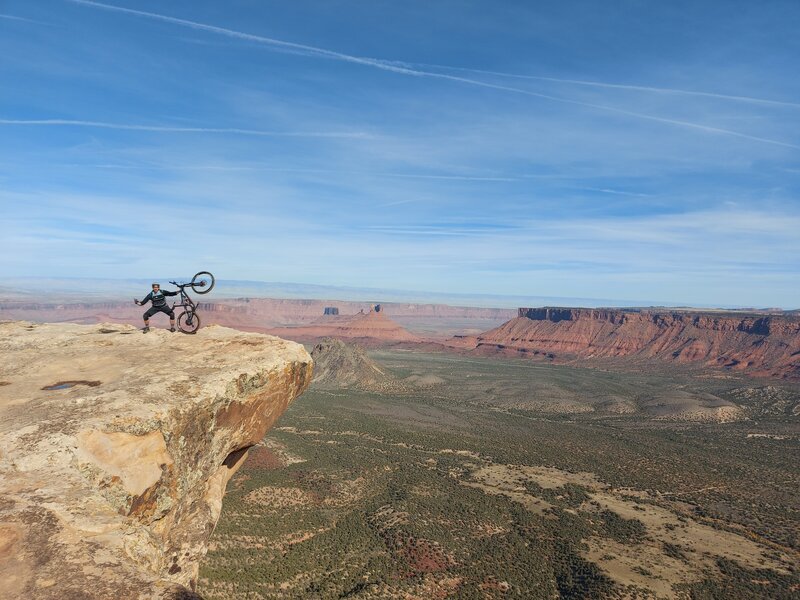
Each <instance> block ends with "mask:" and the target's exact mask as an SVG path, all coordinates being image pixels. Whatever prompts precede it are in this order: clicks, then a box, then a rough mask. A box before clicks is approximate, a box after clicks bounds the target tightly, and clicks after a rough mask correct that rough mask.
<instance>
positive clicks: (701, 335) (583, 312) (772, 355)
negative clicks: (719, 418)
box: [474, 307, 800, 379]
mask: <svg viewBox="0 0 800 600" xmlns="http://www.w3.org/2000/svg"><path fill="white" fill-rule="evenodd" d="M474 344H475V345H476V346H484V347H486V346H495V347H502V348H508V349H515V350H520V351H525V352H538V353H545V354H549V355H551V356H554V357H560V358H567V357H580V358H595V357H620V356H636V357H642V358H657V359H664V360H669V361H676V362H679V363H692V362H698V363H701V364H704V365H708V366H719V367H727V368H731V369H736V370H744V371H748V372H751V373H753V374H755V375H765V376H770V377H782V378H787V379H800V319H799V318H797V317H796V316H778V315H747V314H738V313H733V314H731V313H690V312H678V311H674V312H673V311H647V310H642V311H624V310H613V309H575V308H558V307H544V308H520V309H519V316H518V317H517V318H516V319H512V320H510V321H508V322H507V323H504V324H503V325H501V326H500V327H497V328H495V329H492V330H490V331H487V332H485V333H483V334H480V335H479V336H477V337H476V338H475V339H474Z"/></svg>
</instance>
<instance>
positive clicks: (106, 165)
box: [0, 120, 520, 182]
mask: <svg viewBox="0 0 800 600" xmlns="http://www.w3.org/2000/svg"><path fill="white" fill-rule="evenodd" d="M0 123H2V120H0ZM59 166H67V167H91V168H95V169H122V170H143V171H151V170H159V171H254V172H258V171H269V172H277V173H314V174H338V175H364V176H368V177H396V178H400V179H442V180H452V181H489V182H513V181H520V179H519V177H515V176H494V177H490V176H479V175H456V174H438V175H437V174H427V173H425V174H422V173H381V172H374V171H342V170H341V169H304V168H292V167H270V166H262V165H236V166H231V165H203V164H200V165H170V164H158V165H150V164H140V165H124V164H113V163H101V164H97V163H95V164H79V163H70V164H62V165H59Z"/></svg>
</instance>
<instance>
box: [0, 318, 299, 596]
mask: <svg viewBox="0 0 800 600" xmlns="http://www.w3.org/2000/svg"><path fill="white" fill-rule="evenodd" d="M0 355H2V361H0V597H2V598H9V599H11V598H38V599H42V600H47V599H51V598H52V599H55V598H59V599H68V598H86V599H91V598H193V597H194V598H197V597H199V596H197V595H196V594H195V593H194V591H195V587H196V582H197V571H198V563H199V560H200V559H201V558H202V556H203V555H204V554H205V552H206V544H207V540H208V536H209V535H210V533H211V532H212V530H213V528H214V526H215V524H216V522H217V519H218V518H219V514H220V510H221V507H222V496H223V494H224V492H225V486H226V484H227V482H228V480H229V479H230V477H231V476H232V475H233V473H234V472H235V471H236V469H237V468H238V467H239V466H240V465H241V464H242V462H243V461H244V458H245V457H246V455H247V449H248V448H249V447H250V446H252V445H254V444H256V443H258V442H259V441H260V440H261V439H262V438H263V437H264V435H265V433H266V432H267V431H268V430H269V429H270V427H272V425H273V424H274V423H275V421H276V420H277V419H278V417H279V416H280V415H281V414H282V413H283V412H284V411H285V410H286V408H287V406H288V405H289V403H290V402H291V401H292V400H294V399H295V398H296V397H297V396H299V395H300V394H301V393H302V392H303V391H304V390H305V388H306V387H307V386H308V384H309V382H310V380H311V371H312V368H311V366H312V361H311V358H310V356H309V355H308V353H307V352H306V351H305V350H304V349H303V347H302V346H300V345H299V344H295V343H293V342H287V341H284V340H281V339H279V338H275V337H271V336H265V335H260V334H251V333H241V332H238V331H234V330H232V329H226V328H223V327H207V328H205V329H201V330H200V332H199V333H198V334H197V335H194V336H186V335H182V334H178V333H175V334H173V333H169V332H168V331H164V330H157V329H156V330H153V331H151V332H150V333H149V334H147V335H142V333H141V332H139V331H138V330H137V329H135V328H133V327H131V326H128V325H113V324H102V325H96V326H84V325H71V324H43V325H40V324H31V323H25V322H0Z"/></svg>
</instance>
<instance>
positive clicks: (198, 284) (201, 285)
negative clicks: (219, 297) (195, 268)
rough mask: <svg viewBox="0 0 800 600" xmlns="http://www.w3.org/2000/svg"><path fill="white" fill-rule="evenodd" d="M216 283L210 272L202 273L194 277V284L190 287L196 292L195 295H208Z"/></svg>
mask: <svg viewBox="0 0 800 600" xmlns="http://www.w3.org/2000/svg"><path fill="white" fill-rule="evenodd" d="M214 283H215V280H214V276H213V275H212V274H211V273H209V272H208V271H200V272H199V273H197V274H195V276H194V277H192V283H190V284H189V285H191V286H192V291H194V293H195V294H207V293H208V292H210V291H211V290H212V289H214Z"/></svg>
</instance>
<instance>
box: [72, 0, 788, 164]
mask: <svg viewBox="0 0 800 600" xmlns="http://www.w3.org/2000/svg"><path fill="white" fill-rule="evenodd" d="M66 1H67V2H72V3H75V4H83V5H87V6H93V7H96V8H102V9H106V10H111V11H117V12H122V13H127V14H132V15H137V16H142V17H147V18H151V19H156V20H159V21H165V22H167V23H175V24H177V25H181V26H184V27H190V28H192V29H200V30H203V31H210V32H213V33H218V34H220V35H226V36H229V37H234V38H238V39H243V40H248V41H251V42H258V43H261V44H265V45H268V46H272V47H275V48H281V49H285V50H290V51H294V52H300V53H304V54H307V55H309V56H319V57H324V58H330V59H333V60H339V61H344V62H350V63H356V64H361V65H365V66H370V67H374V68H376V69H382V70H384V71H390V72H393V73H400V74H403V75H410V76H414V77H428V78H433V79H443V80H446V81H455V82H459V83H464V84H468V85H473V86H477V87H483V88H489V89H494V90H501V91H506V92H512V93H516V94H523V95H525V96H532V97H535V98H543V99H545V100H551V101H553V102H560V103H563V104H572V105H573V106H583V107H586V108H593V109H596V110H603V111H607V112H613V113H616V114H620V115H625V116H629V117H635V118H638V119H644V120H648V121H654V122H658V123H665V124H669V125H678V126H681V127H688V128H690V129H696V130H698V131H705V132H708V133H717V134H724V135H730V136H734V137H738V138H741V139H746V140H750V141H754V142H762V143H765V144H772V145H775V146H782V147H784V148H792V149H795V150H800V146H797V145H795V144H790V143H788V142H781V141H778V140H773V139H769V138H762V137H758V136H754V135H749V134H746V133H741V132H738V131H733V130H730V129H722V128H719V127H711V126H709V125H701V124H699V123H692V122H690V121H681V120H678V119H668V118H665V117H657V116H654V115H648V114H645V113H639V112H635V111H630V110H624V109H621V108H615V107H613V106H606V105H603V104H594V103H591V102H581V101H579V100H571V99H569V98H562V97H559V96H551V95H550V94H541V93H539V92H532V91H530V90H524V89H520V88H515V87H511V86H506V85H497V84H493V83H487V82H485V81H479V80H477V79H469V78H466V77H458V76H455V75H446V74H444V73H434V72H431V71H422V70H420V69H413V68H410V67H408V66H401V65H402V64H403V63H394V62H389V61H384V60H379V59H375V58H366V57H360V56H352V55H350V54H344V53H341V52H335V51H333V50H327V49H325V48H318V47H316V46H309V45H306V44H297V43H294V42H286V41H283V40H278V39H274V38H268V37H264V36H260V35H254V34H251V33H244V32H241V31H235V30H233V29H226V28H224V27H216V26H214V25H206V24H204V23H197V22H195V21H188V20H186V19H178V18H176V17H169V16H166V15H161V14H157V13H151V12H145V11H142V10H134V9H132V8H123V7H121V6H115V5H112V4H103V3H100V2H94V1H92V0H66Z"/></svg>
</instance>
